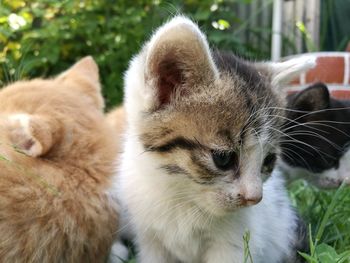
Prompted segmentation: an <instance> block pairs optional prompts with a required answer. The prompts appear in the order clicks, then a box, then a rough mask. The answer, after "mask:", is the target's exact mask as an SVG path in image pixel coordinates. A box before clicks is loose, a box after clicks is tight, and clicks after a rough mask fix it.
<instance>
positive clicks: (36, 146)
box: [6, 114, 54, 157]
mask: <svg viewBox="0 0 350 263" xmlns="http://www.w3.org/2000/svg"><path fill="white" fill-rule="evenodd" d="M6 126H7V127H6V128H7V133H8V137H9V140H10V143H11V144H12V146H13V147H14V148H15V149H16V150H17V151H19V152H22V153H24V154H26V155H29V156H32V157H38V156H41V155H44V154H45V153H47V152H48V150H49V149H50V148H51V147H52V145H53V142H54V134H53V133H52V128H53V127H52V126H51V125H50V124H49V123H48V122H46V121H45V119H42V118H40V117H36V116H31V115H28V114H15V115H12V116H10V117H9V118H8V123H7V125H6Z"/></svg>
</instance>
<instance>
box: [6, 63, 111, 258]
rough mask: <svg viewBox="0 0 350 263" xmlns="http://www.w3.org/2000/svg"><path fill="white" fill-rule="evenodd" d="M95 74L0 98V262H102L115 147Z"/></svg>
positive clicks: (84, 70) (25, 85) (34, 85)
mask: <svg viewBox="0 0 350 263" xmlns="http://www.w3.org/2000/svg"><path fill="white" fill-rule="evenodd" d="M103 107H104V104H103V99H102V96H101V94H100V85H99V77H98V68H97V66H96V64H95V62H94V61H93V59H92V58H90V57H87V58H84V59H82V60H81V61H79V62H78V63H77V64H75V65H74V66H73V67H72V68H70V69H69V70H68V71H66V72H64V73H63V74H61V75H60V76H58V77H57V78H54V79H50V80H42V79H37V80H32V81H23V82H17V83H14V84H12V85H9V86H8V87H6V88H4V89H2V90H0V262H40V263H42V262H44V263H45V262H50V263H52V262H72V263H73V262H74V263H79V262H84V263H85V262H94V263H95V262H105V261H106V259H107V257H108V253H109V250H110V246H111V244H112V241H113V238H114V236H113V235H114V233H115V232H116V228H117V219H118V214H117V205H116V203H115V202H114V201H113V200H112V198H111V197H110V192H109V189H110V187H111V179H112V176H113V172H114V166H115V156H116V146H115V144H114V142H113V140H111V138H112V136H111V132H110V130H109V128H108V126H107V125H106V123H105V121H104V117H103V112H102V109H103Z"/></svg>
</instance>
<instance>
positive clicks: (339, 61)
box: [306, 55, 345, 84]
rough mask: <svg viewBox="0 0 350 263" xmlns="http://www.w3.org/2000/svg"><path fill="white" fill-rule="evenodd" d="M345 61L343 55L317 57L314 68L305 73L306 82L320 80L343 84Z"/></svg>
mask: <svg viewBox="0 0 350 263" xmlns="http://www.w3.org/2000/svg"><path fill="white" fill-rule="evenodd" d="M344 64H345V61H344V57H343V56H334V57H326V56H325V57H322V55H321V56H320V57H318V58H317V66H316V68H313V69H311V70H310V71H308V73H307V74H306V83H313V82H317V81H322V82H325V83H328V84H331V83H332V84H343V82H344V67H345V65H344Z"/></svg>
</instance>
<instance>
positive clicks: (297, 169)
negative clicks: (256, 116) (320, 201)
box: [281, 83, 350, 188]
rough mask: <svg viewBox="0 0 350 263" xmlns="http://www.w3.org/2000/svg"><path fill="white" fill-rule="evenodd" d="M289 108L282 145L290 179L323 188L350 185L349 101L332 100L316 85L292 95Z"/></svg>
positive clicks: (322, 85)
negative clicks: (299, 178)
mask: <svg viewBox="0 0 350 263" xmlns="http://www.w3.org/2000/svg"><path fill="white" fill-rule="evenodd" d="M288 108H289V110H288V111H287V118H288V119H289V121H288V122H287V123H286V124H285V128H284V132H285V133H286V135H285V136H284V137H283V138H282V144H281V148H282V154H281V156H282V160H283V163H282V164H281V167H282V169H283V171H284V172H285V173H286V174H287V176H288V177H290V178H293V179H294V178H297V177H303V178H305V179H307V180H309V181H311V182H313V183H315V184H316V185H318V186H319V187H324V188H331V187H337V186H339V185H340V184H341V183H342V182H343V181H344V180H345V181H347V182H348V183H350V179H349V178H350V150H349V147H348V146H349V143H350V122H349V121H350V101H348V100H338V99H335V98H332V97H331V96H330V94H329V91H328V88H327V86H326V85H324V84H322V83H316V84H314V85H312V86H310V87H308V88H307V89H305V90H303V91H301V92H299V93H296V94H293V95H290V96H289V98H288Z"/></svg>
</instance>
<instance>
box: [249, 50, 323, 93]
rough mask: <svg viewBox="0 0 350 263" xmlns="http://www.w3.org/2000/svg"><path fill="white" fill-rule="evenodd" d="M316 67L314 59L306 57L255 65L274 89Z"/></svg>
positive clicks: (309, 56)
mask: <svg viewBox="0 0 350 263" xmlns="http://www.w3.org/2000/svg"><path fill="white" fill-rule="evenodd" d="M315 66H316V57H314V56H311V55H308V56H301V57H297V58H292V59H289V60H286V61H284V62H260V63H256V67H257V69H258V71H259V72H260V73H261V74H262V75H264V76H267V77H268V79H269V81H270V82H271V84H272V86H273V88H274V89H277V91H278V89H279V88H281V86H283V85H286V84H288V83H289V82H290V81H291V80H293V79H294V78H295V77H297V76H299V75H300V74H301V73H304V72H306V71H307V70H309V69H311V68H314V67H315Z"/></svg>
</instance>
